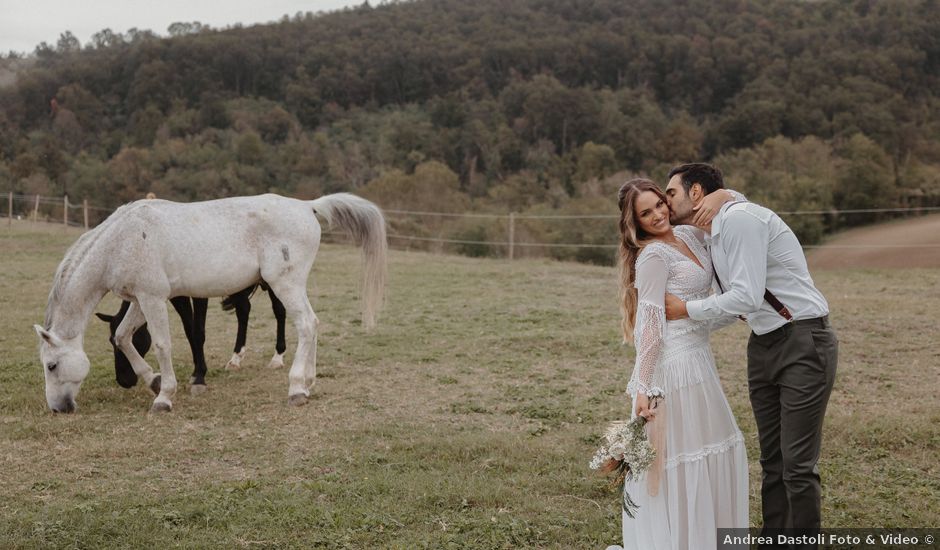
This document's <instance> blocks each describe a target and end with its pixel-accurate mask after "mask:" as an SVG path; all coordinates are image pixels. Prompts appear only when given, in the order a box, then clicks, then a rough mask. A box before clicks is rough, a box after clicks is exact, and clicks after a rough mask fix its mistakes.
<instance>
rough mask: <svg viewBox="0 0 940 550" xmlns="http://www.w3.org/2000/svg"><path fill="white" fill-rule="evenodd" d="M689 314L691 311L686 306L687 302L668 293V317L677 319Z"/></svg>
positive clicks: (673, 319) (672, 319)
mask: <svg viewBox="0 0 940 550" xmlns="http://www.w3.org/2000/svg"><path fill="white" fill-rule="evenodd" d="M688 316H689V311H688V310H687V309H686V308H685V302H684V301H682V299H680V298H677V297H675V296H673V295H672V294H666V319H669V320H670V321H677V320H679V319H685V318H687V317H688Z"/></svg>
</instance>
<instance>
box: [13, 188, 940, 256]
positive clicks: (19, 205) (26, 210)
mask: <svg viewBox="0 0 940 550" xmlns="http://www.w3.org/2000/svg"><path fill="white" fill-rule="evenodd" d="M6 198H7V201H6V202H7V208H6V209H5V210H6V212H5V214H6V216H5V217H7V218H8V224H10V225H11V224H12V223H13V220H14V219H20V220H23V219H27V220H32V221H45V222H55V223H61V224H63V225H64V226H69V227H79V228H84V229H86V230H87V229H89V228H91V227H94V226H95V225H97V223H100V222H101V221H103V220H104V219H105V218H106V217H107V216H108V215H110V214H111V212H113V210H114V209H111V208H105V207H100V206H95V205H90V204H89V203H88V201H87V200H83V201H81V202H71V201H70V200H69V198H68V196H65V197H50V196H42V195H25V194H19V193H13V192H9V193H7V197H6ZM383 212H384V213H385V214H386V216H387V217H388V218H389V225H390V232H389V233H388V238H389V241H390V244H392V245H393V246H396V247H399V248H414V247H417V246H421V247H422V248H429V247H432V248H433V247H437V251H442V250H443V247H444V246H445V245H449V246H456V247H458V250H457V251H458V252H460V253H462V254H466V255H471V256H484V255H486V256H493V255H499V256H504V257H507V258H509V259H513V258H515V257H517V256H530V255H544V252H545V251H547V250H553V251H565V250H567V251H568V252H567V253H564V252H555V253H554V255H555V256H558V255H559V254H560V255H561V256H562V257H571V256H572V254H573V255H574V258H573V259H582V260H583V259H585V258H586V259H587V260H588V261H591V260H592V259H598V258H603V257H606V256H609V255H610V254H611V253H612V251H614V250H616V249H617V248H618V245H617V244H616V243H615V242H610V239H611V238H612V237H613V238H616V237H615V236H616V235H617V227H616V221H617V220H618V216H617V215H616V214H521V213H514V212H510V213H485V212H431V211H418V210H395V209H387V210H383ZM932 212H940V207H928V206H924V207H909V208H865V209H850V210H793V211H778V212H777V213H778V214H780V215H781V216H826V217H828V218H830V219H836V218H838V217H840V216H843V215H855V214H895V215H897V214H901V215H916V214H928V213H932ZM415 220H420V221H415ZM429 220H434V221H429ZM466 221H469V222H471V225H470V226H469V227H462V228H461V227H457V228H454V227H448V226H447V225H446V224H447V223H451V224H453V223H458V224H459V223H461V222H466ZM483 221H486V222H489V223H490V226H488V227H483V226H480V225H473V224H474V223H480V222H483ZM555 221H563V222H566V223H565V224H562V225H557V224H553V223H552V222H555ZM571 222H580V223H571ZM493 224H495V225H493ZM588 226H593V227H591V228H590V229H592V230H591V231H586V229H587V228H588ZM608 226H609V227H608ZM408 230H411V234H408V233H406V231H408ZM324 235H327V236H329V237H330V238H333V239H337V240H342V239H343V236H342V235H341V234H339V233H335V232H330V231H325V232H324ZM564 235H570V236H571V237H569V239H570V240H571V241H575V240H580V241H581V242H566V241H565V240H564V239H562V238H561V237H560V236H564ZM539 237H541V239H540V238H539ZM546 237H547V238H546ZM578 237H581V238H580V239H579V238H578ZM588 237H593V238H588ZM585 241H595V242H585ZM597 241H600V242H597ZM604 241H606V242H604ZM803 248H805V249H819V248H832V249H840V248H841V249H898V248H901V249H911V250H915V249H931V248H940V243H937V244H932V243H929V244H877V243H870V244H857V245H834V244H821V245H816V244H811V245H804V246H803ZM566 254H567V256H565V255H566ZM586 254H587V255H586ZM592 254H593V256H592ZM579 255H580V256H579Z"/></svg>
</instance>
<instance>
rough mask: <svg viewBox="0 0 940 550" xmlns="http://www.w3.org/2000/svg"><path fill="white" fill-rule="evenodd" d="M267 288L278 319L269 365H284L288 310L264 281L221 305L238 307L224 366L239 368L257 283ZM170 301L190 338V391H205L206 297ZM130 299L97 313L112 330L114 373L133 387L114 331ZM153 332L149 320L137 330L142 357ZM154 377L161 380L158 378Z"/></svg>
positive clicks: (134, 382) (136, 345)
mask: <svg viewBox="0 0 940 550" xmlns="http://www.w3.org/2000/svg"><path fill="white" fill-rule="evenodd" d="M259 286H260V287H261V288H262V289H264V290H266V291H268V295H269V296H270V298H271V307H272V309H273V310H274V318H275V319H276V320H277V342H276V343H275V353H274V356H273V357H272V358H271V361H270V362H269V363H268V367H270V368H279V367H283V366H284V352H285V351H286V350H287V343H286V342H285V338H284V317H285V316H286V314H287V312H286V311H284V304H282V303H281V301H280V300H278V299H277V296H275V295H274V292H271V290H270V289H269V288H268V287H267V285H265V284H264V283H263V282H262V283H261V284H260V285H252V286H250V287H248V288H246V289H244V290H240V291H238V292H236V293H235V294H232V295H231V296H228V297H226V298H225V299H223V300H222V309H223V310H225V311H231V310H233V309H234V310H235V314H236V316H237V318H238V334H237V335H236V337H235V351H234V352H233V354H232V358H231V359H229V362H228V364H226V365H225V368H227V369H228V368H238V366H239V365H241V360H242V358H243V357H244V356H245V350H246V348H245V341H246V340H247V336H248V314H249V312H250V311H251V301H250V300H251V296H252V295H253V294H254V292H255V290H257V288H258V287H259ZM170 303H171V304H173V308H174V309H175V310H176V313H177V314H179V316H180V320H182V321H183V332H184V333H185V334H186V340H187V341H189V348H190V351H192V354H193V375H192V377H191V378H190V381H189V383H190V387H189V389H190V391H191V392H192V393H193V394H194V395H195V394H200V393H203V392H204V391H205V390H206V372H207V368H206V358H205V353H204V350H203V346H204V344H205V341H206V311H207V309H208V307H209V300H208V299H207V298H190V297H188V296H176V297H175V298H170ZM130 305H131V303H130V302H122V303H121V309H120V310H118V312H117V313H116V314H114V315H106V314H104V313H96V314H95V315H96V316H97V317H98V318H99V319H101V320H102V321H104V322H106V323H108V327H109V329H110V331H111V338H110V340H111V346H112V347H113V348H114V374H115V378H116V379H117V383H118V385H119V386H121V387H122V388H132V387H134V386H135V385H137V374H136V373H134V369H133V368H132V367H131V362H130V361H129V360H128V359H127V356H126V355H124V352H122V351H121V349H120V348H119V347H118V346H117V343H116V341H115V339H114V335H115V333H116V332H117V328H118V326H119V325H120V324H121V321H123V320H124V316H125V315H126V314H127V309H128V307H130ZM150 343H151V340H150V332H149V331H148V330H147V325H146V323H145V324H144V325H143V326H142V327H140V328H139V329H137V331H136V332H134V337H133V344H134V349H136V350H137V353H139V354H140V356H141V357H144V356H146V355H147V352H148V351H149V350H150ZM155 380H159V379H158V378H155ZM151 389H152V390H153V392H154V393H158V392H159V391H160V388H159V387H154V388H151Z"/></svg>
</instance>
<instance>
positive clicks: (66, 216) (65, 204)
mask: <svg viewBox="0 0 940 550" xmlns="http://www.w3.org/2000/svg"><path fill="white" fill-rule="evenodd" d="M62 201H63V202H62V205H63V207H62V223H64V224H65V228H66V229H68V228H69V196H68V195H66V196H65V197H64V198H63V199H62Z"/></svg>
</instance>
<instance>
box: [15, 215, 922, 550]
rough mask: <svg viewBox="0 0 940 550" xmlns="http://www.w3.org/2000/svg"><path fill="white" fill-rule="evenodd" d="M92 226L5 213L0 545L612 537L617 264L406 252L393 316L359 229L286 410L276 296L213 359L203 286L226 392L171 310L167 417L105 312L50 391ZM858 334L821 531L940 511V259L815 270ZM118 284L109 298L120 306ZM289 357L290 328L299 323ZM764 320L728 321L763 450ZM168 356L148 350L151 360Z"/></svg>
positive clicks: (733, 377)
mask: <svg viewBox="0 0 940 550" xmlns="http://www.w3.org/2000/svg"><path fill="white" fill-rule="evenodd" d="M76 237H77V233H73V232H69V233H66V232H64V231H63V230H61V229H48V228H40V227H39V226H31V225H25V222H24V225H16V226H14V227H13V228H12V229H8V228H7V227H2V228H0V312H2V313H0V315H2V317H0V472H2V474H0V476H2V484H0V548H37V547H42V548H144V547H149V548H168V547H180V548H301V547H303V548H523V547H525V548H603V547H605V546H606V545H607V544H612V543H616V542H618V539H619V537H620V508H619V503H618V498H617V495H616V494H615V493H614V492H613V491H612V490H611V489H610V488H609V487H608V486H607V484H606V482H605V480H604V479H602V478H599V477H597V476H595V475H593V473H592V472H591V471H590V470H589V469H588V461H589V460H590V458H591V455H592V453H593V451H594V449H595V448H596V445H597V442H598V438H599V436H600V434H601V433H602V431H603V429H604V428H605V426H606V424H607V423H608V422H609V421H611V420H616V419H622V418H624V417H626V416H627V415H628V410H627V407H628V403H627V400H626V398H625V396H624V388H625V386H626V383H627V380H628V378H629V374H630V371H631V369H632V359H633V351H632V349H631V348H630V347H628V346H624V345H622V343H621V340H622V338H621V335H620V334H619V328H618V327H619V309H618V304H617V277H616V272H615V270H614V269H613V268H608V267H599V266H590V265H582V264H575V263H561V262H554V261H548V260H517V261H508V260H485V259H471V258H465V257H458V256H448V255H435V254H428V253H420V252H402V251H391V253H390V256H389V271H390V275H389V286H388V297H387V303H386V307H385V309H384V310H383V312H382V315H381V318H380V321H379V325H378V327H377V328H375V329H374V330H372V331H369V332H367V331H365V330H364V329H363V328H362V327H361V325H360V323H359V301H358V280H359V270H360V254H359V252H358V250H356V249H354V248H351V247H346V246H341V245H325V246H324V247H323V248H322V250H321V252H320V255H319V258H318V260H317V263H316V265H315V267H314V270H313V273H312V276H311V278H310V281H309V290H310V296H311V300H312V302H313V304H314V310H315V311H316V312H317V315H318V317H319V318H320V320H321V330H320V337H319V343H320V348H319V362H318V378H317V384H316V386H315V388H314V391H313V393H312V399H311V400H310V402H309V403H308V404H307V405H305V406H303V407H297V408H294V407H289V406H288V405H287V386H288V383H287V371H286V369H279V370H271V369H268V368H267V367H266V365H267V362H268V359H269V358H270V356H271V354H272V353H273V351H274V332H275V325H274V318H273V315H272V314H271V309H270V304H269V302H268V299H267V296H265V295H263V294H260V293H259V294H258V295H256V296H255V298H254V300H253V310H252V315H251V321H250V326H249V336H248V338H249V341H248V346H249V348H250V351H249V354H248V356H247V358H246V360H244V361H243V363H242V367H241V368H240V369H239V370H234V371H226V370H222V369H221V367H222V366H223V365H224V364H225V363H226V361H227V360H228V358H229V357H230V355H231V346H232V345H233V343H234V340H235V329H236V321H235V317H234V315H230V314H228V313H225V312H223V311H222V310H221V308H220V307H219V305H218V300H212V301H211V302H210V311H209V318H208V326H207V342H206V356H207V360H208V361H209V366H210V372H209V376H208V378H207V382H208V384H209V391H208V392H207V393H205V394H203V395H199V396H191V395H190V394H189V391H188V385H187V382H188V379H189V374H190V372H191V370H192V359H191V357H190V355H189V348H188V345H187V344H186V341H185V337H184V336H183V332H182V327H181V325H180V323H179V321H178V319H177V318H176V316H175V313H173V312H172V311H171V313H170V316H171V325H172V327H173V331H174V332H173V344H174V347H173V357H174V365H175V367H176V373H177V377H178V379H179V380H180V382H181V384H180V388H179V391H178V392H177V395H176V398H175V400H174V410H173V412H171V413H169V414H163V415H148V414H147V411H148V410H149V407H150V403H151V401H152V398H153V396H152V395H151V394H150V393H149V392H148V391H147V390H146V389H144V388H143V387H142V386H138V387H137V388H134V389H131V390H125V389H122V388H120V387H118V385H117V384H116V383H115V381H114V369H113V359H112V355H111V353H112V352H111V347H110V345H109V344H108V340H107V327H106V326H105V324H104V323H102V322H100V321H98V320H97V319H92V320H90V321H89V330H88V332H87V333H86V337H85V349H86V351H87V353H88V355H89V357H90V359H91V361H92V370H91V374H90V375H89V377H88V379H87V380H86V381H85V383H84V386H83V388H82V391H81V393H80V394H79V396H78V406H79V410H78V412H77V413H76V414H72V415H53V414H52V413H50V412H49V411H48V409H47V407H46V403H45V398H44V393H43V374H42V369H41V367H40V364H39V360H38V341H37V338H36V335H35V333H34V331H33V329H32V325H33V324H34V323H41V322H42V319H43V315H44V308H45V303H46V297H47V294H48V292H49V285H50V284H51V281H52V276H53V273H54V272H55V268H56V265H57V264H58V262H59V260H60V259H61V258H62V256H63V254H64V252H65V250H66V249H67V247H68V246H69V245H70V244H71V242H72V241H73V240H74V239H75V238H76ZM814 275H815V277H816V279H817V283H818V285H819V286H820V288H821V289H822V290H823V292H824V293H825V294H826V296H827V298H828V299H829V300H830V304H831V307H832V316H831V318H832V322H833V325H834V326H835V328H836V330H837V331H838V333H839V338H840V340H841V356H840V364H839V372H838V378H837V382H836V388H835V390H834V393H833V395H832V399H831V401H830V404H829V411H828V414H827V419H826V427H825V435H824V444H823V455H822V460H821V462H820V468H821V472H822V477H823V483H824V500H823V505H824V525H825V526H827V527H936V526H937V510H940V467H938V461H937V456H938V451H940V400H938V399H937V392H938V389H940V376H938V374H940V366H938V365H940V347H938V342H937V338H936V336H937V332H936V330H937V329H936V322H937V319H938V313H937V312H938V311H940V293H937V292H936V289H937V288H940V270H938V269H924V270H881V271H874V270H841V271H820V272H818V273H815V274H814ZM117 308H118V301H117V300H116V299H115V298H114V297H113V296H109V297H106V298H105V300H104V301H102V303H101V305H99V308H98V311H104V312H108V313H114V312H115V311H116V310H117ZM288 335H289V337H288V359H290V358H291V357H292V352H293V348H294V343H295V340H294V339H293V330H292V327H289V328H288ZM746 340H747V329H746V327H745V326H743V324H742V325H739V326H733V327H731V328H729V329H726V330H725V331H722V332H720V333H718V334H716V335H715V336H714V338H713V349H714V352H715V355H716V357H717V362H718V366H719V371H720V375H721V378H722V381H723V384H724V388H725V391H726V393H727V395H728V398H729V400H730V402H731V404H732V408H733V410H734V412H735V414H736V415H737V417H738V421H739V424H740V426H741V429H742V430H743V431H744V433H745V437H746V440H747V445H748V453H749V459H750V462H751V472H750V473H751V476H750V480H751V523H752V524H755V525H756V524H757V523H758V522H759V518H760V499H759V480H760V472H759V467H758V465H757V457H758V451H757V436H756V430H755V426H754V421H753V418H752V416H751V411H750V407H749V404H748V398H747V385H746V379H745V375H744V371H745V364H744V363H745V360H744V358H745V345H746ZM148 360H149V361H150V363H151V365H155V364H154V358H153V356H152V354H151V355H149V356H148Z"/></svg>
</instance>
